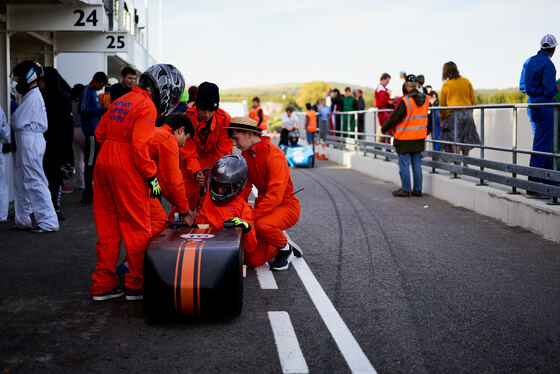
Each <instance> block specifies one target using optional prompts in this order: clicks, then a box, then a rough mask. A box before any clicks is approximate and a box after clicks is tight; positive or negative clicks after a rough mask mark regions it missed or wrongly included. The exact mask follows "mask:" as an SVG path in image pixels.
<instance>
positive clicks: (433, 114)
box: [430, 110, 438, 174]
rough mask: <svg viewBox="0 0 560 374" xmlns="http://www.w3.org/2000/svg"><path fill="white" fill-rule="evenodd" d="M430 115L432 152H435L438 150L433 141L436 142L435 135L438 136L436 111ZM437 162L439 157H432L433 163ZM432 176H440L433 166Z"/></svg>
mask: <svg viewBox="0 0 560 374" xmlns="http://www.w3.org/2000/svg"><path fill="white" fill-rule="evenodd" d="M430 114H431V116H432V151H435V150H436V149H435V146H436V143H434V142H433V140H434V135H435V134H436V111H435V110H432V113H430ZM436 140H437V139H436ZM436 160H437V157H436V156H432V161H436ZM430 174H438V172H437V171H436V167H435V166H432V171H430Z"/></svg>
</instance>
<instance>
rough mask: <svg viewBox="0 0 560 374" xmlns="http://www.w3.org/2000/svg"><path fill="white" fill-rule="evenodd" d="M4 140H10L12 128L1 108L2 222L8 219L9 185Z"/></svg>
mask: <svg viewBox="0 0 560 374" xmlns="http://www.w3.org/2000/svg"><path fill="white" fill-rule="evenodd" d="M2 140H10V126H9V125H8V121H6V115H5V114H4V111H3V110H2V108H0V221H5V220H7V219H8V206H9V204H10V202H9V198H10V197H9V196H8V184H7V183H6V161H5V160H4V154H3V153H2Z"/></svg>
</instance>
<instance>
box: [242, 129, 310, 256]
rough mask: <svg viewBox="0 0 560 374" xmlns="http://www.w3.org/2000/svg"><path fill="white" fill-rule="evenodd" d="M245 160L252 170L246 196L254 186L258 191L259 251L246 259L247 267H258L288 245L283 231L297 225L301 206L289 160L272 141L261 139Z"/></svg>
mask: <svg viewBox="0 0 560 374" xmlns="http://www.w3.org/2000/svg"><path fill="white" fill-rule="evenodd" d="M243 157H244V158H245V160H246V161H247V167H248V169H249V178H248V181H247V187H245V191H243V196H244V197H245V199H247V197H248V196H249V194H250V193H251V187H252V185H255V187H256V188H257V190H258V191H259V196H258V197H257V198H256V200H255V208H254V209H253V218H254V220H255V231H256V234H257V247H256V249H255V251H254V252H252V253H248V254H246V257H245V263H246V264H247V266H250V267H256V266H260V265H262V264H264V263H265V262H267V261H269V260H270V259H272V258H273V257H274V256H276V252H277V251H278V248H282V247H284V246H285V245H286V243H287V240H286V237H285V236H284V234H283V233H282V231H284V230H286V229H289V228H290V227H292V226H294V225H295V224H296V223H297V221H298V219H299V213H300V206H299V201H298V199H297V198H296V197H295V196H294V195H293V192H294V185H293V184H292V179H291V177H290V168H289V166H288V162H287V161H286V156H285V155H284V153H283V152H282V151H281V150H280V149H279V148H278V147H276V146H275V145H273V144H272V143H271V142H270V138H269V137H266V136H263V137H261V141H260V142H258V143H257V144H255V145H254V146H253V148H252V149H251V150H250V151H245V152H243Z"/></svg>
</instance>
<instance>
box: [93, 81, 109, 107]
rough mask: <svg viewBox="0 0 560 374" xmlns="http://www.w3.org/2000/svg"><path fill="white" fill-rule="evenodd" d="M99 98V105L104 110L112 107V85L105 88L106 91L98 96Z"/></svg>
mask: <svg viewBox="0 0 560 374" xmlns="http://www.w3.org/2000/svg"><path fill="white" fill-rule="evenodd" d="M97 98H98V99H99V105H101V107H102V108H108V107H109V105H111V103H112V101H111V85H110V84H109V83H107V85H106V86H105V90H104V91H103V92H102V93H100V94H99V95H97Z"/></svg>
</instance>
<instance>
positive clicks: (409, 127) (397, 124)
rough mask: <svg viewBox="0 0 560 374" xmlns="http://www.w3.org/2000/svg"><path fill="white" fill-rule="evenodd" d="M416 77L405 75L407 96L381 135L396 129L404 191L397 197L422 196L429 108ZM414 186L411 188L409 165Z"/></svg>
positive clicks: (395, 144)
mask: <svg viewBox="0 0 560 374" xmlns="http://www.w3.org/2000/svg"><path fill="white" fill-rule="evenodd" d="M417 83H418V82H417V80H416V76H414V75H412V74H409V75H407V76H406V79H405V84H406V89H407V91H408V92H407V95H406V96H405V97H404V98H403V99H402V100H401V102H400V103H399V105H397V107H396V108H395V110H394V111H393V113H392V114H391V117H389V119H387V121H386V122H385V123H384V124H383V127H382V128H381V132H383V133H386V132H387V131H389V130H390V129H392V128H395V140H394V141H393V145H394V146H395V149H396V151H397V155H398V159H399V175H400V177H401V183H402V188H399V189H398V190H396V191H393V195H394V196H399V197H408V196H410V194H411V193H412V196H422V151H423V150H424V140H425V139H426V136H427V134H428V105H429V101H428V100H427V97H426V95H425V94H423V93H420V92H418V90H417V89H416V85H417ZM411 163H412V175H413V178H414V185H413V188H412V191H411V189H410V164H411Z"/></svg>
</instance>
